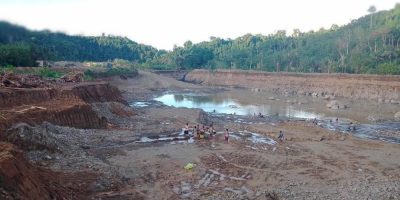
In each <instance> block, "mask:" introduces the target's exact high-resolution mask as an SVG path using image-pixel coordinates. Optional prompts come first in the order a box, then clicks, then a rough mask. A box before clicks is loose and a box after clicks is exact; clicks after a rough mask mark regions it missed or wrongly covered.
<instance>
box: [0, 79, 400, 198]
mask: <svg viewBox="0 0 400 200" xmlns="http://www.w3.org/2000/svg"><path fill="white" fill-rule="evenodd" d="M191 73H195V72H191ZM191 73H189V74H188V75H187V76H189V77H190V74H191ZM45 83H46V84H44V85H42V86H38V87H36V86H35V87H32V88H20V87H1V88H0V97H1V98H0V114H1V116H0V125H1V126H0V127H1V130H0V131H1V137H0V140H1V142H0V150H1V151H0V199H34V200H35V199H110V200H111V199H213V200H214V199H260V200H261V199H368V198H369V199H399V197H400V195H399V194H400V176H399V175H400V160H399V159H400V158H399V156H398V155H399V154H400V146H399V144H396V143H388V142H383V141H378V140H369V139H360V138H357V137H353V136H352V134H349V133H344V132H342V131H341V130H342V129H345V127H347V124H348V122H347V121H344V120H342V119H340V120H339V122H338V123H337V124H336V125H335V124H332V123H330V122H329V120H328V121H322V120H318V122H317V123H313V122H312V121H309V120H301V119H287V118H277V117H274V116H265V117H263V118H259V117H254V116H245V115H243V116H239V115H230V114H219V113H205V112H204V111H202V110H200V109H190V108H175V107H169V106H165V105H163V104H162V103H160V102H156V101H154V97H156V96H159V95H161V94H163V93H165V92H169V93H192V94H193V93H194V94H224V93H228V94H238V95H242V96H243V95H246V96H248V97H246V99H245V100H246V101H247V100H253V99H255V96H252V95H258V96H259V97H260V98H259V100H258V101H259V102H261V101H270V100H269V99H268V97H269V96H265V95H264V93H260V92H253V91H254V88H256V87H249V89H238V88H234V87H235V86H236V87H243V86H240V85H236V83H235V85H233V86H234V87H231V86H226V87H224V86H223V84H221V85H220V86H218V87H215V86H211V85H208V84H205V82H203V84H204V85H203V84H201V85H200V84H190V83H185V82H180V81H177V80H175V79H173V78H168V77H164V76H160V75H157V74H154V73H150V72H140V73H139V75H137V76H136V77H133V78H128V79H126V78H121V77H111V78H106V79H103V80H96V81H94V82H76V83H65V82H59V80H56V81H53V80H52V81H50V82H45ZM47 83H48V84H47ZM233 83H234V81H232V84H233ZM237 83H240V81H238V82H237ZM259 84H260V85H259V87H258V86H257V87H258V88H260V89H263V87H261V86H262V84H261V82H260V83H259ZM265 88H267V87H265ZM265 88H264V89H265ZM251 89H253V91H251ZM258 96H257V98H258ZM288 96H290V95H288ZM288 98H289V97H288ZM138 102H139V103H140V102H145V103H146V104H145V105H146V106H143V104H138ZM129 105H131V106H129ZM298 105H299V106H303V104H298ZM349 111H351V109H349ZM186 123H189V124H190V125H191V126H193V125H197V124H204V125H210V124H211V123H212V124H213V125H214V127H215V129H216V130H217V134H216V135H214V136H213V137H210V138H209V139H205V140H198V139H194V138H192V137H191V136H190V135H189V136H184V135H182V127H184V125H185V124H186ZM321 123H322V124H321ZM326 124H328V125H329V127H338V128H337V129H335V128H333V129H329V128H326V127H325V125H326ZM226 128H228V129H229V132H230V139H229V141H228V142H227V141H225V140H224V133H223V131H224V130H225V129H226ZM280 130H282V131H283V132H284V133H285V140H284V141H283V142H278V139H277V136H278V133H279V131H280ZM385 134H390V136H392V137H400V136H399V134H400V132H395V131H393V132H390V133H385ZM188 163H193V164H195V166H194V168H193V169H191V170H186V169H184V168H183V167H184V166H185V165H186V164H188ZM27 191H29V192H27Z"/></svg>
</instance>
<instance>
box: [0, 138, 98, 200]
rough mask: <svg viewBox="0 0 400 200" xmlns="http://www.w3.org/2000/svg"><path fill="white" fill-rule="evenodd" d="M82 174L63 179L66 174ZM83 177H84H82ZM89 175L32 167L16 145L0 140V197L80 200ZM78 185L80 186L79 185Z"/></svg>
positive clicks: (36, 199) (91, 177)
mask: <svg viewBox="0 0 400 200" xmlns="http://www.w3.org/2000/svg"><path fill="white" fill-rule="evenodd" d="M71 176H74V177H78V179H79V177H82V178H80V179H79V180H78V181H79V182H78V181H77V182H74V183H73V182H71V183H70V185H65V183H66V182H68V181H64V182H63V183H61V182H60V180H68V178H67V177H71ZM84 177H85V178H84ZM93 177H94V176H93V175H89V174H88V175H83V174H63V173H59V172H52V171H50V170H48V169H45V168H42V167H38V166H34V165H32V164H31V163H29V162H28V161H27V160H26V159H25V158H24V156H23V152H22V151H21V150H19V149H18V148H17V147H16V146H14V145H12V144H10V143H5V142H0V199H32V200H39V199H40V200H42V199H43V200H46V199H49V200H50V199H81V198H86V197H85V195H84V193H85V191H83V189H82V188H85V187H87V185H88V184H89V181H90V179H93ZM79 185H80V186H79Z"/></svg>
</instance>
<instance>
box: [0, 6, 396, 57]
mask: <svg viewBox="0 0 400 200" xmlns="http://www.w3.org/2000/svg"><path fill="white" fill-rule="evenodd" d="M397 2H400V0H0V20H5V21H9V22H12V23H15V24H18V25H22V26H25V27H27V28H29V29H33V30H43V29H48V30H52V31H61V32H65V33H67V34H74V35H76V34H79V35H90V36H98V35H101V34H102V33H105V34H107V35H108V34H112V35H119V36H126V37H128V38H130V39H132V40H134V41H136V42H139V43H143V44H148V45H152V46H154V47H156V48H158V49H166V50H171V49H172V48H173V46H174V45H178V46H181V45H182V44H183V43H184V42H185V41H187V40H191V41H192V42H194V43H198V42H201V41H207V40H209V38H210V36H214V37H220V38H225V39H226V38H232V39H234V38H237V37H239V36H242V35H245V34H247V33H251V34H264V35H268V34H271V33H274V32H276V31H277V30H287V32H288V33H291V31H292V30H293V29H295V28H299V29H300V30H301V31H303V32H306V31H310V30H318V29H320V28H321V27H324V28H330V27H331V25H332V24H338V25H344V24H347V23H349V22H350V21H351V20H352V19H357V18H359V17H361V16H363V15H366V14H368V12H367V10H368V8H369V7H370V6H371V5H375V6H376V8H377V10H378V11H380V10H388V9H391V8H393V7H394V5H395V4H396V3H397Z"/></svg>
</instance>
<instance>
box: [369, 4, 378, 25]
mask: <svg viewBox="0 0 400 200" xmlns="http://www.w3.org/2000/svg"><path fill="white" fill-rule="evenodd" d="M368 12H369V14H370V17H371V18H370V19H371V20H370V24H369V27H370V28H372V16H373V14H374V13H375V12H376V7H375V6H374V5H371V6H370V7H369V8H368Z"/></svg>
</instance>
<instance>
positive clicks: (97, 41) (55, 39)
mask: <svg viewBox="0 0 400 200" xmlns="http://www.w3.org/2000/svg"><path fill="white" fill-rule="evenodd" d="M157 52H158V50H157V49H155V48H153V47H151V46H147V45H142V44H138V43H136V42H133V41H132V40H130V39H128V38H126V37H117V36H100V37H84V36H69V35H66V34H64V33H53V32H50V31H29V30H27V29H25V28H23V27H19V26H15V25H12V24H9V23H7V22H0V65H6V64H11V65H16V66H32V65H34V64H35V60H68V61H107V60H113V59H115V58H120V59H125V60H130V61H135V62H138V63H143V62H146V61H148V60H149V59H151V58H152V57H153V56H154V55H155V54H156V53H157Z"/></svg>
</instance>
